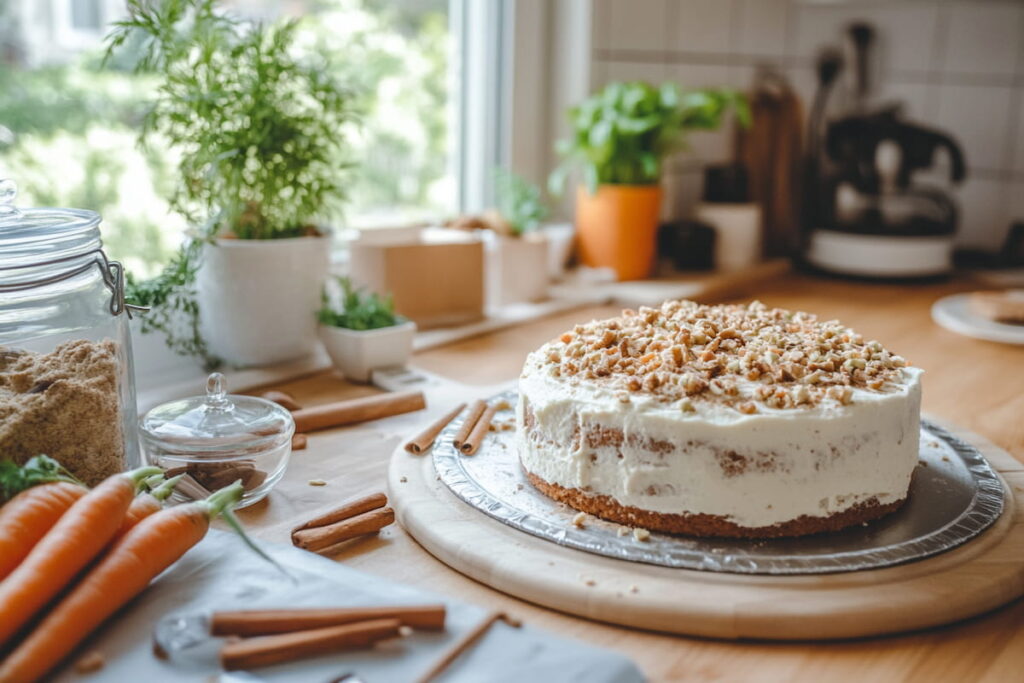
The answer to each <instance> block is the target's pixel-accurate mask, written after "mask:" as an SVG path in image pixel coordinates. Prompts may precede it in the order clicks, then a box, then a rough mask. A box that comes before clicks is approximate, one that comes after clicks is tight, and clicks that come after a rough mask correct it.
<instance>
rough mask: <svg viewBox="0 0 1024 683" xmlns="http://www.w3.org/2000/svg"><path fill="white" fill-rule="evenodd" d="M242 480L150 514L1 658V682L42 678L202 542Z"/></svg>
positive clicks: (234, 499) (238, 497)
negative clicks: (115, 613) (199, 499)
mask: <svg viewBox="0 0 1024 683" xmlns="http://www.w3.org/2000/svg"><path fill="white" fill-rule="evenodd" d="M244 490H245V489H244V488H243V487H242V484H241V482H236V483H234V484H232V485H231V486H227V487H225V488H223V489H221V490H220V491H217V492H216V493H214V494H213V495H211V496H210V497H209V498H207V499H206V500H201V501H196V502H194V503H188V504H186V505H178V506H177V507H172V508H167V509H164V510H161V511H160V512H158V513H156V514H154V515H150V516H149V517H147V518H145V519H144V520H142V521H141V522H139V523H138V525H137V526H135V527H134V528H133V529H132V530H131V531H129V532H128V533H127V534H125V536H124V538H122V539H121V540H119V541H118V542H117V543H116V544H115V545H114V547H113V548H111V549H110V552H109V553H107V555H106V556H105V557H104V558H103V559H101V560H100V561H99V563H98V564H97V565H96V566H95V567H93V568H92V570H90V571H89V573H88V574H86V575H85V578H83V579H82V580H81V581H80V582H79V583H78V585H77V586H75V587H74V589H72V591H71V592H70V593H69V594H68V595H67V596H66V597H65V598H64V599H63V600H61V601H60V602H59V603H58V604H57V606H56V607H54V608H53V610H52V611H51V612H50V613H49V614H47V615H46V618H45V619H43V621H42V622H40V623H39V625H38V626H36V627H35V628H34V629H33V630H32V632H31V633H30V634H29V635H28V637H26V638H25V640H24V641H22V643H21V644H20V645H19V646H18V647H17V648H16V649H15V650H14V651H13V652H12V653H11V654H10V655H9V656H8V657H7V659H5V660H3V662H2V663H0V683H20V682H21V681H34V680H38V679H41V678H42V677H43V676H45V675H46V674H47V672H49V671H50V670H51V669H53V667H55V666H57V664H59V663H60V661H61V660H62V659H64V658H65V657H67V655H68V654H69V653H70V652H71V651H72V650H74V649H75V647H76V646H77V645H78V644H79V643H80V642H82V641H83V640H84V639H85V638H86V637H88V636H89V634H90V633H92V631H93V630H94V629H96V627H97V626H99V625H100V624H102V623H103V622H104V621H106V619H107V618H108V617H110V615H112V614H113V613H114V612H116V611H117V610H118V609H120V608H121V607H122V606H124V605H125V604H126V603H127V602H128V601H130V600H131V599H132V598H134V597H135V596H136V595H138V594H139V593H141V592H142V591H143V590H145V588H146V586H148V585H149V582H150V581H152V580H153V579H154V578H156V576H157V575H158V574H160V572H162V571H163V570H165V569H167V567H169V566H171V565H172V564H174V562H176V561H177V560H178V558H180V557H181V556H182V555H184V554H185V553H186V552H187V551H188V550H189V549H190V548H191V547H192V546H194V545H195V544H196V543H198V542H199V541H201V540H202V539H203V537H204V536H205V535H206V532H207V530H208V529H209V528H210V520H211V519H213V518H214V517H216V516H217V515H219V514H221V513H222V512H225V509H227V508H229V506H231V505H233V504H235V503H237V502H238V501H239V500H241V499H242V494H243V493H244Z"/></svg>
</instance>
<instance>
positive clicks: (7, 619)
mask: <svg viewBox="0 0 1024 683" xmlns="http://www.w3.org/2000/svg"><path fill="white" fill-rule="evenodd" d="M158 472H160V468H159V467H140V468H139V469H137V470H133V471H131V472H126V473H124V474H115V475H114V476H112V477H108V478H107V479H106V480H104V481H103V482H102V483H100V484H99V486H97V487H96V488H94V489H93V490H92V491H89V492H88V493H86V494H85V495H84V496H82V497H81V498H79V499H78V500H77V501H75V503H74V504H73V505H72V506H71V507H70V508H68V510H67V512H65V513H64V515H62V516H61V518H60V519H59V520H58V521H57V523H56V524H54V525H53V528H51V529H50V531H49V533H47V534H46V536H45V537H43V539H42V540H41V541H39V542H38V543H37V544H36V545H35V547H34V548H32V551H31V552H29V554H28V556H27V557H26V558H25V559H24V561H23V562H22V563H21V564H20V565H18V568H17V569H15V570H14V571H13V572H11V574H10V576H8V577H7V578H6V579H4V580H3V581H0V614H2V615H3V619H0V648H3V646H5V645H6V644H7V643H9V642H10V641H11V639H12V637H13V636H14V635H15V634H16V633H17V632H18V631H19V630H21V628H22V627H24V626H25V624H26V623H28V621H29V620H30V619H32V617H34V616H35V615H36V614H37V613H38V612H39V611H40V610H41V609H42V608H43V607H44V606H45V605H46V604H47V603H48V602H49V601H50V600H52V599H53V598H54V597H56V596H57V594H58V593H60V591H61V590H62V589H63V588H64V587H65V586H67V585H68V584H69V583H70V582H71V580H72V579H73V578H74V577H75V575H77V574H78V572H80V571H81V570H82V569H84V568H85V567H86V566H88V564H89V563H90V562H92V560H93V559H94V558H95V557H96V556H97V555H98V554H99V553H100V551H101V550H103V548H104V547H106V545H107V543H109V542H110V540H111V539H112V538H113V537H114V534H116V533H117V530H118V529H119V528H120V527H121V522H122V520H123V519H124V514H125V512H126V511H127V510H128V506H129V505H131V503H132V499H133V498H135V491H136V489H137V488H138V486H139V482H141V481H142V480H143V479H145V478H146V477H151V476H153V475H154V474H156V473H158Z"/></svg>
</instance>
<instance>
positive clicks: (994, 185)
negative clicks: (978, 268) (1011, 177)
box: [955, 178, 1011, 250]
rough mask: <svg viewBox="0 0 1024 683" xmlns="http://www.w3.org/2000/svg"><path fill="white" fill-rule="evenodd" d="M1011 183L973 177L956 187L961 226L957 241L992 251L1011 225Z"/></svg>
mask: <svg viewBox="0 0 1024 683" xmlns="http://www.w3.org/2000/svg"><path fill="white" fill-rule="evenodd" d="M1010 188H1011V186H1010V183H1007V182H1005V181H1002V180H988V179H985V178H974V179H972V180H970V181H969V182H967V183H965V184H964V185H963V186H962V187H960V188H958V189H957V190H956V193H955V195H956V198H957V201H958V203H959V205H960V228H959V230H958V232H957V237H956V243H957V244H958V245H960V246H964V247H971V248H975V249H990V250H994V249H997V248H999V246H1001V245H1002V243H1003V241H1004V240H1005V239H1006V231H1007V229H1008V228H1009V227H1010V211H1009V206H1008V201H1009V197H1008V196H1007V195H1008V193H1009V191H1010Z"/></svg>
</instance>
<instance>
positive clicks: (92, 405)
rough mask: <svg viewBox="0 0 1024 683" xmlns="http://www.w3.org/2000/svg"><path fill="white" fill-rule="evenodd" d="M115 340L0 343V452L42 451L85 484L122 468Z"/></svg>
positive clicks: (22, 455) (17, 455)
mask: <svg viewBox="0 0 1024 683" xmlns="http://www.w3.org/2000/svg"><path fill="white" fill-rule="evenodd" d="M117 351H118V346H117V343H116V342H114V341H112V340H106V341H101V342H92V341H88V340H85V339H81V340H76V341H69V342H65V343H63V344H60V345H58V346H56V347H55V348H54V349H53V351H51V352H49V353H37V352H33V351H23V350H15V349H12V348H2V347H0V453H2V454H3V457H5V458H11V459H13V460H14V461H15V462H17V463H23V462H25V461H26V460H28V459H29V458H31V457H33V456H35V455H39V454H46V455H49V456H50V457H52V458H55V459H57V460H58V461H59V462H60V463H61V464H62V465H64V466H65V467H66V468H67V469H68V470H70V471H71V473H72V474H74V475H75V476H76V477H78V478H79V479H81V480H82V481H83V482H84V483H85V484H87V485H89V486H92V485H95V484H97V483H99V482H100V481H102V480H103V479H104V478H106V477H108V476H110V475H111V474H115V473H117V472H121V471H123V470H124V469H126V467H127V463H126V460H125V440H124V434H123V433H122V430H123V427H122V425H123V418H122V414H121V399H120V394H119V391H120V389H119V377H120V374H121V372H120V362H119V359H118V353H117Z"/></svg>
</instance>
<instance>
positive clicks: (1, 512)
mask: <svg viewBox="0 0 1024 683" xmlns="http://www.w3.org/2000/svg"><path fill="white" fill-rule="evenodd" d="M87 492H88V489H86V488H85V487H84V486H79V485H78V484H72V483H70V482H66V481H56V482H53V483H52V484H42V485H40V486H33V487H32V488H30V489H28V490H26V491H22V492H21V493H19V494H18V495H16V496H15V497H14V498H12V499H11V501H10V502H9V503H7V504H6V505H4V506H3V507H2V508H0V581H2V580H3V579H4V578H5V577H6V576H7V575H8V574H10V573H11V572H12V571H14V568H15V567H17V566H18V565H19V564H21V561H22V560H24V559H25V558H26V557H27V556H28V554H29V552H30V551H31V550H32V548H34V547H35V545H36V543H38V542H39V541H40V540H42V538H43V537H44V536H46V532H48V531H49V530H50V529H51V528H52V527H53V525H54V524H56V523H57V520H59V519H60V518H61V515H63V514H64V513H65V512H67V509H68V508H69V507H71V506H72V505H73V504H74V503H75V501H76V500H78V499H79V498H81V497H82V496H84V495H85V494H86V493H87Z"/></svg>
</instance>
